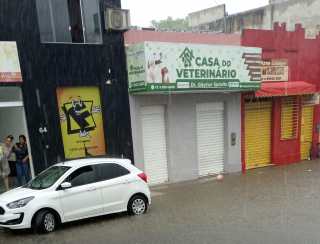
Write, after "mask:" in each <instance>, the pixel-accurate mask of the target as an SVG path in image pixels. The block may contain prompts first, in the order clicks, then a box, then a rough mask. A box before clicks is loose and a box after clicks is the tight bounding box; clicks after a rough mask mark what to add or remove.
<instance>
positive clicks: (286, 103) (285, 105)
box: [281, 97, 299, 140]
mask: <svg viewBox="0 0 320 244" xmlns="http://www.w3.org/2000/svg"><path fill="white" fill-rule="evenodd" d="M298 118H299V104H298V101H297V98H296V97H286V98H282V99H281V140H290V139H295V138H297V131H298Z"/></svg>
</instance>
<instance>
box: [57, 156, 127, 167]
mask: <svg viewBox="0 0 320 244" xmlns="http://www.w3.org/2000/svg"><path fill="white" fill-rule="evenodd" d="M99 163H119V164H130V165H131V161H130V159H124V158H84V159H75V160H70V161H65V162H61V163H57V164H55V166H68V167H72V168H73V167H82V166H86V165H91V164H99Z"/></svg>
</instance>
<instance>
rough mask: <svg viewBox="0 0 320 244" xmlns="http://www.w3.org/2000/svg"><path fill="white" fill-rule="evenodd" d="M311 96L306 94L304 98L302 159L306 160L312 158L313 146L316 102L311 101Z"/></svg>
mask: <svg viewBox="0 0 320 244" xmlns="http://www.w3.org/2000/svg"><path fill="white" fill-rule="evenodd" d="M311 98H312V97H311ZM311 98H310V97H308V96H305V97H303V99H302V113H301V138H300V154H301V160H306V159H309V158H310V152H311V148H312V132H313V113H314V103H312V101H311V102H310V99H311Z"/></svg>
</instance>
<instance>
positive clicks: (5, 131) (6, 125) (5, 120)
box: [0, 107, 27, 142]
mask: <svg viewBox="0 0 320 244" xmlns="http://www.w3.org/2000/svg"><path fill="white" fill-rule="evenodd" d="M24 119H25V118H24V109H23V107H14V108H0V141H1V142H2V141H3V140H4V138H5V137H6V136H8V135H13V136H14V140H15V142H18V140H19V135H22V134H23V135H26V129H25V128H26V127H25V120H24ZM26 136H27V135H26Z"/></svg>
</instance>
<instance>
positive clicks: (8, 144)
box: [0, 136, 12, 191]
mask: <svg viewBox="0 0 320 244" xmlns="http://www.w3.org/2000/svg"><path fill="white" fill-rule="evenodd" d="M11 154H12V139H11V137H10V136H7V137H6V138H5V141H4V143H1V144H0V175H1V178H2V179H3V182H4V187H5V190H6V191H8V190H9V175H10V167H9V162H8V159H9V158H10V155H11Z"/></svg>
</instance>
